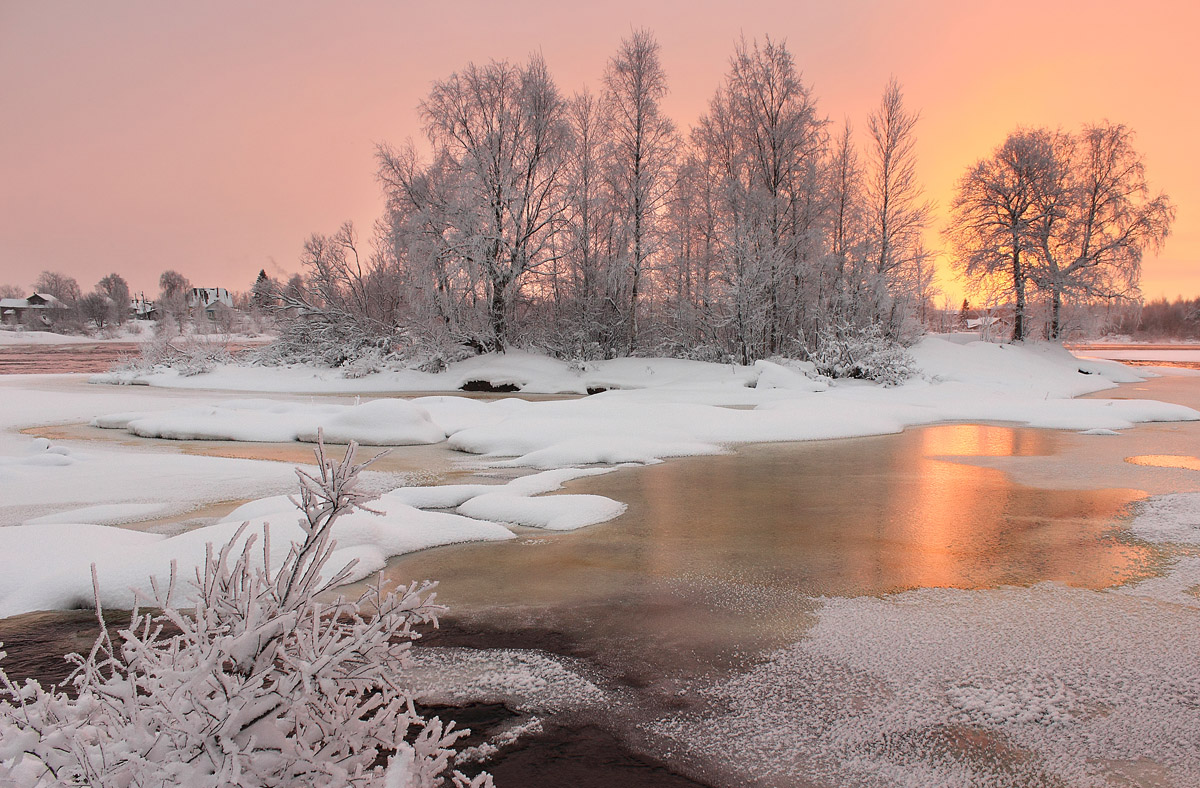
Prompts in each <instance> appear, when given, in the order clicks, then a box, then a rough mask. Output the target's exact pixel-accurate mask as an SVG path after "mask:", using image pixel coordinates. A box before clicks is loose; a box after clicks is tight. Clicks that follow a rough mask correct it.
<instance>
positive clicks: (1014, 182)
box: [946, 129, 1062, 341]
mask: <svg viewBox="0 0 1200 788" xmlns="http://www.w3.org/2000/svg"><path fill="white" fill-rule="evenodd" d="M1055 144H1056V139H1055V135H1054V134H1052V133H1051V132H1048V131H1046V130H1044V129H1029V130H1025V129H1018V130H1017V131H1015V132H1013V133H1012V134H1010V135H1008V138H1007V139H1006V140H1005V141H1004V143H1003V144H1001V145H1000V146H999V147H998V148H996V150H995V151H993V153H992V155H991V156H990V157H989V158H987V159H981V160H979V161H978V162H976V163H975V164H974V165H973V166H972V167H971V168H970V169H968V170H967V172H966V173H965V174H964V175H963V176H962V178H960V179H959V181H958V185H957V188H956V189H955V193H954V199H953V201H952V202H951V204H950V224H949V225H948V227H947V230H946V237H947V238H948V240H949V241H950V243H951V247H952V249H953V253H954V264H955V265H956V266H957V268H958V270H959V271H960V273H961V274H962V275H963V276H964V277H966V279H967V281H968V282H969V283H972V286H973V287H974V288H975V289H976V290H987V289H990V288H989V287H988V285H990V284H991V283H990V282H989V281H988V280H1001V281H1004V282H1005V283H1006V284H1007V289H1008V292H1009V294H1010V295H1011V296H1012V299H1013V305H1014V309H1013V334H1012V338H1013V339H1014V340H1016V341H1020V340H1022V339H1024V338H1025V336H1026V333H1027V328H1028V323H1027V319H1026V317H1027V316H1026V311H1027V307H1028V292H1027V291H1028V285H1029V282H1030V281H1031V279H1032V277H1034V276H1035V272H1034V266H1035V265H1036V264H1037V261H1036V254H1037V251H1038V250H1037V248H1036V239H1035V238H1034V235H1033V232H1032V228H1033V227H1034V225H1035V223H1036V222H1039V221H1040V216H1041V211H1042V210H1044V209H1046V208H1048V207H1049V206H1048V205H1047V203H1046V199H1045V195H1046V194H1047V193H1048V192H1049V191H1052V190H1053V187H1052V184H1054V183H1057V182H1058V181H1059V180H1060V179H1061V177H1062V173H1061V172H1060V170H1059V161H1058V159H1057V156H1056V154H1055Z"/></svg>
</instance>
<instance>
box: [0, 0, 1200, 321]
mask: <svg viewBox="0 0 1200 788" xmlns="http://www.w3.org/2000/svg"><path fill="white" fill-rule="evenodd" d="M1198 21H1200V12H1198V11H1197V10H1196V7H1195V5H1194V4H1192V3H1187V2H1175V3H1160V2H1144V3H1138V4H1136V5H1130V4H1127V3H1116V2H1100V3H1098V2H1064V3H1058V2H1055V3H1045V2H1027V1H1026V0H1021V1H1020V2H1012V3H1006V4H1003V5H1002V6H1001V5H984V4H975V3H955V2H945V1H943V2H920V3H886V2H861V1H859V0H852V1H851V2H844V3H817V2H756V3H748V4H744V5H738V6H737V7H735V6H734V5H733V4H724V3H715V2H661V3H644V2H643V3H631V2H623V1H618V2H610V3H603V4H589V5H586V6H576V5H574V4H565V3H536V2H514V3H483V2H464V3H460V4H456V5H455V7H454V8H453V9H448V8H446V7H445V6H442V5H436V4H395V3H384V2H373V3H355V4H351V5H345V4H337V5H333V4H324V3H309V2H296V3H260V4H253V5H251V6H247V5H245V4H237V3H218V2H213V3H203V4H195V5H184V4H161V3H151V2H136V3H135V2H121V3H119V4H117V5H115V6H114V5H109V4H72V5H69V6H68V5H66V4H60V3H54V2H50V3H34V2H10V3H6V4H4V5H3V6H0V95H2V96H3V97H4V98H3V102H2V104H0V106H2V107H3V109H2V110H0V114H2V116H3V122H2V123H0V135H2V138H3V144H2V145H0V173H2V176H0V217H2V218H0V284H4V283H7V284H13V285H17V286H20V287H28V286H29V285H30V284H31V283H32V282H33V280H34V278H35V277H36V276H37V274H38V272H40V271H42V270H44V269H48V270H58V271H62V272H64V273H67V274H69V275H71V276H74V277H76V278H78V279H79V281H80V284H81V285H82V286H83V287H84V289H85V290H87V289H90V288H91V286H92V285H93V284H94V283H95V282H96V281H97V280H98V279H99V278H100V277H102V276H104V275H105V274H107V273H109V272H113V271H116V272H119V273H121V274H122V275H124V276H125V277H126V278H127V279H128V280H129V283H130V285H131V286H132V287H133V289H134V290H135V291H137V290H145V291H147V292H148V293H149V292H154V291H156V290H157V278H158V275H159V273H160V272H161V271H162V270H164V269H166V268H175V269H177V270H179V271H181V272H182V273H184V274H185V275H186V276H188V277H189V278H190V279H191V280H192V281H193V282H194V283H196V284H204V285H207V286H221V287H228V288H229V289H231V290H246V289H249V287H250V285H251V283H252V282H253V280H254V277H255V275H256V274H257V273H258V270H259V269H260V268H265V269H266V270H267V271H268V273H273V274H276V275H278V274H283V273H287V272H292V271H294V270H296V268H297V257H298V254H299V252H300V248H301V244H302V243H303V241H304V239H305V237H306V236H307V235H308V234H309V233H312V232H317V231H320V232H331V231H333V230H335V229H336V228H337V227H338V225H339V224H340V223H341V222H342V221H344V220H346V219H353V220H354V221H355V223H356V224H358V225H359V226H360V228H362V229H363V232H364V235H365V234H367V233H368V230H367V228H369V227H370V226H371V223H372V222H373V221H374V219H375V217H376V216H377V215H378V214H379V212H380V210H381V207H382V199H381V197H380V194H379V188H378V185H377V184H376V182H375V177H374V173H375V160H374V150H375V145H376V144H377V143H380V142H384V141H389V142H393V143H400V142H403V141H404V140H405V139H406V138H408V137H412V138H414V139H416V140H420V139H421V138H422V130H421V123H420V119H419V117H418V115H417V111H416V106H417V104H418V102H419V101H420V100H421V99H422V97H423V96H424V95H425V94H426V93H427V91H428V88H429V86H430V83H431V82H432V81H433V80H435V79H439V78H442V77H445V76H446V75H448V74H450V73H451V72H453V71H454V70H456V69H458V68H461V67H462V66H463V65H465V64H466V63H467V62H470V61H477V62H486V61H487V60H489V59H493V58H494V59H511V60H522V59H524V58H525V57H526V56H527V55H528V54H529V53H530V52H531V51H535V50H540V51H541V52H542V53H543V54H544V56H545V58H546V60H547V62H548V64H549V67H550V69H551V71H552V73H553V75H554V77H555V79H556V81H557V83H558V86H559V89H560V90H562V91H563V92H564V93H567V94H570V93H572V92H574V91H576V90H579V89H581V88H583V87H585V86H586V87H589V88H590V89H591V90H593V91H596V90H598V89H599V83H600V75H601V73H602V72H603V69H604V65H605V62H606V61H607V59H608V57H609V56H610V55H611V54H612V53H613V52H614V51H615V48H616V46H617V44H618V42H619V40H620V39H621V37H622V36H624V35H627V34H628V32H629V30H630V29H631V27H647V28H650V29H651V30H652V31H654V33H655V35H656V36H657V38H658V40H659V42H660V43H661V45H662V59H663V64H664V66H665V68H666V70H667V73H668V77H669V79H670V86H671V94H670V96H669V98H668V99H667V101H666V103H665V109H666V111H667V113H668V114H669V115H670V116H671V117H672V118H673V119H674V120H675V122H676V124H677V125H678V126H679V127H680V128H681V129H684V130H686V129H687V128H689V127H690V126H691V125H692V124H693V123H694V122H695V121H696V119H697V117H698V116H699V115H700V114H701V113H703V112H704V111H705V109H706V106H707V102H708V100H709V98H710V97H711V95H712V94H713V91H714V90H715V89H716V87H717V85H718V84H719V82H720V80H721V78H722V76H723V74H724V73H725V71H726V69H727V61H728V57H729V54H730V53H731V51H732V49H733V45H734V42H735V41H736V39H737V38H738V37H739V36H740V35H745V36H746V37H747V38H748V39H749V38H754V37H759V38H761V37H762V36H764V35H770V36H771V37H772V38H773V39H775V40H785V41H786V42H787V44H788V47H789V48H790V49H791V51H792V53H793V55H794V56H795V59H796V63H797V66H798V67H799V68H800V70H801V71H802V73H803V77H804V79H805V81H806V83H808V84H809V85H810V86H811V87H812V89H813V92H814V94H815V96H816V97H817V100H818V108H819V111H820V112H821V113H822V114H824V115H825V116H827V117H828V118H829V119H830V120H831V121H832V122H833V123H835V124H838V123H840V122H841V121H842V119H843V118H847V119H849V120H850V121H851V122H852V123H853V124H854V125H855V127H856V128H857V129H859V130H860V131H861V130H862V129H863V128H864V127H865V122H866V115H867V113H868V111H870V109H871V108H872V107H873V106H874V105H875V104H876V102H877V101H878V97H879V94H880V92H881V91H882V88H883V86H884V84H885V83H886V82H887V80H888V78H889V77H890V76H892V75H894V76H896V77H897V78H898V79H899V80H900V82H901V83H902V85H903V86H904V90H905V96H906V101H907V102H908V104H909V105H910V106H912V107H915V108H919V109H920V111H921V113H922V119H921V123H920V125H919V127H918V151H919V155H920V174H921V177H922V179H923V181H924V184H925V188H926V191H927V194H928V196H929V197H930V198H932V199H933V200H935V201H936V203H937V204H938V213H937V220H936V226H935V228H934V229H933V231H931V233H930V243H931V244H933V245H935V246H940V245H941V244H940V238H939V236H938V234H937V232H936V231H937V229H939V228H940V226H941V223H942V221H943V217H944V212H945V208H946V206H947V205H948V203H949V201H950V195H951V192H952V189H953V186H954V182H955V179H956V178H958V177H959V175H960V174H961V173H962V172H963V170H964V169H965V168H966V167H967V166H968V165H970V164H971V163H972V162H973V161H975V160H976V159H978V158H980V157H982V156H985V155H987V154H988V153H989V152H990V151H991V150H992V148H993V147H995V146H996V145H997V144H998V143H999V142H1001V141H1002V140H1003V139H1004V137H1005V136H1006V135H1007V134H1008V133H1009V132H1010V131H1011V130H1013V129H1014V128H1016V127H1017V126H1019V125H1027V126H1039V125H1044V126H1051V127H1054V126H1062V127H1064V128H1071V129H1074V128H1078V126H1079V125H1080V124H1082V123H1085V122H1090V121H1099V120H1103V119H1108V120H1111V121H1114V122H1119V123H1124V124H1126V125H1128V126H1130V127H1132V128H1133V129H1135V130H1136V131H1137V135H1138V136H1137V145H1138V148H1139V149H1140V150H1141V151H1142V152H1143V154H1144V156H1145V160H1146V164H1147V168H1148V173H1149V179H1150V182H1151V184H1152V186H1153V187H1154V188H1156V189H1161V190H1163V191H1165V192H1167V193H1168V194H1169V195H1170V196H1171V197H1172V199H1173V200H1174V202H1175V204H1176V205H1177V207H1178V216H1177V220H1176V224H1175V228H1174V232H1173V234H1172V236H1171V237H1170V238H1169V239H1168V241H1167V244H1166V247H1165V249H1164V250H1163V252H1162V254H1161V255H1159V256H1157V257H1153V258H1148V259H1147V260H1146V261H1145V265H1144V275H1143V292H1144V293H1145V295H1146V297H1147V298H1157V297H1160V296H1166V297H1169V298H1173V297H1175V296H1176V295H1184V296H1195V295H1197V294H1200V266H1198V265H1197V261H1198V260H1200V216H1198V211H1200V157H1197V155H1196V153H1195V147H1194V146H1195V143H1194V141H1193V140H1194V137H1195V129H1196V128H1197V127H1198V126H1200V109H1198V108H1197V103H1196V101H1195V93H1196V88H1195V86H1196V84H1197V83H1198V82H1200V64H1198V61H1197V59H1196V57H1195V53H1194V42H1193V41H1192V38H1193V37H1194V31H1195V29H1196V23H1197V22H1198ZM944 262H945V261H944V260H943V275H942V280H941V284H942V287H943V289H944V290H945V291H946V293H947V294H948V295H949V296H950V297H951V298H958V297H961V290H960V286H959V285H958V283H956V282H954V281H953V280H952V279H951V276H950V274H949V272H948V270H946V269H945V266H944Z"/></svg>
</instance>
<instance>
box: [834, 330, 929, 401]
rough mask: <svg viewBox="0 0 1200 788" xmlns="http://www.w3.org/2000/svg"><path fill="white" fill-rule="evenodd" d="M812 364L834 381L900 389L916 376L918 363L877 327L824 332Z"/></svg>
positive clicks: (901, 346) (902, 347)
mask: <svg viewBox="0 0 1200 788" xmlns="http://www.w3.org/2000/svg"><path fill="white" fill-rule="evenodd" d="M811 360H812V362H813V363H814V364H816V365H817V371H818V372H820V373H821V374H822V375H828V376H829V377H831V378H861V379H863V380H874V381H876V382H877V383H882V384H883V385H885V386H898V385H900V384H901V383H903V382H904V381H906V380H908V379H909V378H911V377H912V376H913V375H914V374H916V372H917V368H916V362H915V361H914V360H913V357H912V356H911V355H909V353H908V351H907V350H906V349H905V348H904V346H903V345H901V344H900V343H899V342H897V341H896V340H894V339H892V338H890V337H888V336H886V335H885V334H884V332H883V329H882V328H881V327H880V326H878V325H870V326H866V327H857V326H840V327H838V328H824V329H822V330H821V332H820V334H819V335H818V337H817V350H816V351H815V352H814V353H812V356H811Z"/></svg>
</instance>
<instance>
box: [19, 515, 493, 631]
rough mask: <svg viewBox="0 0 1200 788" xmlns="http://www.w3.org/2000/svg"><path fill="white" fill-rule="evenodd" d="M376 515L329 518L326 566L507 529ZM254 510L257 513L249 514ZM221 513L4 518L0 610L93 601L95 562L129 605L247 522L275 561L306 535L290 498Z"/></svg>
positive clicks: (106, 597)
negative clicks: (141, 523) (205, 519)
mask: <svg viewBox="0 0 1200 788" xmlns="http://www.w3.org/2000/svg"><path fill="white" fill-rule="evenodd" d="M378 511H379V512H380V514H379V515H376V514H372V513H370V512H354V513H352V514H349V515H345V516H343V517H342V518H341V519H339V520H338V522H337V524H336V525H335V526H334V536H335V538H336V539H337V549H336V550H335V551H334V553H333V559H332V561H331V563H330V567H329V568H328V570H329V571H335V570H336V569H340V568H341V567H342V566H344V565H346V564H347V563H349V562H351V561H357V562H358V563H357V565H356V566H355V568H354V572H353V575H352V577H351V580H352V581H353V580H358V579H361V578H363V577H366V576H368V575H370V574H371V573H373V572H376V571H378V570H379V569H381V568H383V566H384V564H385V562H386V560H387V558H388V557H390V556H393V555H399V554H401V553H410V552H414V551H417V550H424V549H427V548H430V547H437V546H439V545H446V544H455V543H459V542H473V541H498V540H504V539H512V538H513V534H512V532H511V531H509V530H508V529H507V528H505V527H504V526H502V525H499V524H497V523H492V522H483V521H479V520H473V519H470V518H467V517H463V516H461V515H456V514H447V513H444V512H425V511H421V510H419V509H415V508H413V507H411V506H405V505H403V504H399V503H394V502H382V505H380V506H379V507H378ZM249 513H253V514H254V515H255V516H252V517H247V516H246V515H247V514H249ZM233 515H237V517H236V518H234V519H230V518H226V519H225V520H222V521H221V522H219V523H216V524H213V525H210V526H205V527H203V528H197V529H195V530H192V531H188V532H186V533H182V534H179V535H178V536H172V537H163V536H161V535H158V534H145V533H139V532H136V531H129V530H126V529H123V528H116V527H111V526H101V525H93V524H81V523H75V524H52V525H24V526H13V527H10V528H0V618H3V617H5V616H12V615H16V614H18V613H24V612H28V611H31V610H52V609H64V608H71V607H79V606H85V607H86V606H90V605H91V599H92V581H91V572H90V565H91V564H92V563H93V562H94V563H95V564H96V571H97V576H98V578H99V587H100V602H101V603H102V604H103V605H104V606H105V607H110V608H128V607H131V606H132V605H133V602H134V597H135V594H137V593H140V594H142V595H143V596H148V595H149V593H150V591H151V588H152V586H151V582H150V578H151V577H157V578H158V580H159V582H160V583H165V582H166V580H167V579H168V578H169V576H170V572H171V565H172V563H175V564H176V565H177V567H178V572H179V577H180V578H181V579H182V580H183V581H185V582H186V581H187V580H188V579H189V578H194V577H195V576H196V572H197V571H198V570H200V569H201V568H202V567H203V565H204V560H205V555H206V552H207V550H208V545H209V544H213V545H222V544H225V543H227V542H229V541H230V540H231V539H233V537H234V535H235V533H236V532H237V530H238V528H239V527H240V526H241V524H242V523H243V522H248V523H249V527H248V528H247V529H246V531H245V533H243V535H242V537H241V539H240V540H239V542H238V545H239V546H238V550H240V545H241V544H242V543H244V542H245V540H246V539H247V538H249V537H251V536H252V535H255V534H257V536H258V540H259V547H257V548H256V550H258V551H259V552H258V555H259V556H261V545H262V540H263V529H264V526H266V525H268V524H269V525H270V545H271V552H270V556H271V562H272V564H274V565H278V564H279V562H281V561H282V560H283V559H284V558H285V557H286V556H287V552H288V550H289V549H290V547H291V542H292V541H300V540H302V539H303V531H302V530H301V528H300V523H299V519H300V516H299V513H298V512H297V511H296V509H295V508H294V507H293V506H291V504H290V503H289V502H288V501H287V499H286V498H279V497H276V498H271V499H266V500H265V501H258V502H255V506H253V507H252V508H250V507H249V505H248V506H243V507H241V509H239V510H238V511H235V512H234V513H233V514H232V515H230V517H231V518H232V517H233Z"/></svg>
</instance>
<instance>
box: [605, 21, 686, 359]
mask: <svg viewBox="0 0 1200 788" xmlns="http://www.w3.org/2000/svg"><path fill="white" fill-rule="evenodd" d="M658 53H659V46H658V42H657V41H656V40H655V39H654V36H653V35H652V34H651V33H650V31H649V30H645V29H642V30H636V31H634V32H633V34H632V35H631V36H630V37H629V38H626V39H624V40H622V41H621V46H620V48H619V49H618V50H617V54H616V55H614V56H613V57H612V58H611V59H610V60H609V61H608V68H607V69H606V70H605V73H604V87H605V92H604V103H605V105H606V110H607V112H608V113H609V117H610V119H611V126H610V132H609V134H610V137H609V151H608V153H609V155H608V160H609V173H610V178H611V179H612V186H613V197H614V199H615V201H616V206H617V209H618V210H619V211H620V214H619V215H620V219H621V223H622V231H623V234H624V244H623V246H624V248H623V250H622V251H623V260H624V274H625V281H624V284H625V285H626V287H627V294H626V299H625V305H624V308H625V309H626V310H627V313H626V315H625V319H626V328H627V334H628V336H627V340H628V350H629V352H630V353H632V352H633V351H634V350H635V349H636V348H637V346H638V309H639V300H640V298H641V296H642V288H643V277H644V276H645V274H646V273H647V271H648V269H649V267H650V261H651V258H652V257H653V256H654V255H655V253H656V252H657V251H658V249H659V244H660V242H661V236H660V233H659V226H658V224H659V221H658V220H659V213H660V211H661V210H662V208H663V206H664V204H665V202H666V200H667V198H668V195H669V194H670V191H671V186H672V180H671V166H672V163H673V159H674V156H675V151H676V148H677V146H678V138H677V136H676V134H675V124H674V123H672V122H671V119H670V118H668V117H666V116H665V115H664V114H663V113H662V111H661V109H660V107H659V102H660V101H661V100H662V99H663V97H664V96H666V95H667V75H666V72H665V71H663V67H662V63H661V62H660V61H659V56H658Z"/></svg>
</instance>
